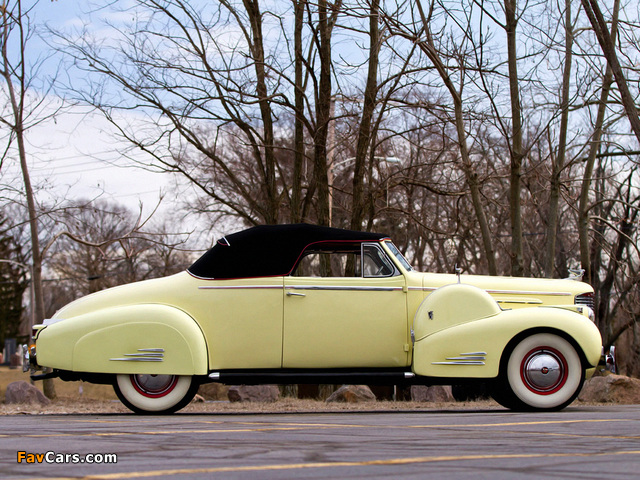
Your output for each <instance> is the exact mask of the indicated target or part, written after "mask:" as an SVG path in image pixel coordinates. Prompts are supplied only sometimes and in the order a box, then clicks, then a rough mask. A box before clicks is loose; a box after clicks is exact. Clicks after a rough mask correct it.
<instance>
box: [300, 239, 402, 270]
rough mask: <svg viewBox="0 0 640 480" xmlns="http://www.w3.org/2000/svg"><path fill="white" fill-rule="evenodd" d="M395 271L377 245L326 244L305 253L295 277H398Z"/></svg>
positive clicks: (391, 263)
mask: <svg viewBox="0 0 640 480" xmlns="http://www.w3.org/2000/svg"><path fill="white" fill-rule="evenodd" d="M398 274H399V272H398V269H397V268H396V267H395V265H394V264H393V262H391V260H390V259H389V257H388V256H387V254H386V253H385V252H384V250H383V249H382V248H381V247H380V245H378V244H376V243H362V244H360V243H353V244H339V245H337V244H329V245H323V247H322V248H314V249H309V250H307V251H305V252H304V254H303V256H302V258H301V259H300V261H299V262H298V264H297V265H296V268H295V269H294V271H293V273H292V274H291V275H292V276H294V277H324V278H327V277H342V278H345V277H358V278H363V277H364V278H378V277H391V276H394V275H398Z"/></svg>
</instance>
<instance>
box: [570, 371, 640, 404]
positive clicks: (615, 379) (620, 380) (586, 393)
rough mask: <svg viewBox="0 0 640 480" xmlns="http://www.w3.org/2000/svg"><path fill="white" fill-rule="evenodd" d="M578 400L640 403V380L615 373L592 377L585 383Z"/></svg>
mask: <svg viewBox="0 0 640 480" xmlns="http://www.w3.org/2000/svg"><path fill="white" fill-rule="evenodd" d="M578 400H580V401H581V402H598V403H620V404H627V405H631V404H636V403H640V380H638V379H636V378H630V377H625V376H623V375H613V374H610V375H605V376H597V377H592V378H590V379H589V380H587V381H586V382H585V383H584V387H583V388H582V391H581V392H580V395H579V396H578Z"/></svg>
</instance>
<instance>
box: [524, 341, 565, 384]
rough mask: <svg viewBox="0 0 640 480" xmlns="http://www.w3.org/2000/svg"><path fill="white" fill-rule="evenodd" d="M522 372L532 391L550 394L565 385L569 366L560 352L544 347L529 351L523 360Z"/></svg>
mask: <svg viewBox="0 0 640 480" xmlns="http://www.w3.org/2000/svg"><path fill="white" fill-rule="evenodd" d="M521 373H522V379H523V381H524V382H525V384H526V385H527V387H528V388H529V389H530V390H531V391H533V392H535V393H539V394H543V395H545V394H546V395H549V394H551V393H554V392H555V391H557V390H558V389H560V388H561V387H562V385H564V382H565V381H566V373H567V367H566V362H565V360H564V358H563V357H562V355H561V354H560V353H559V352H556V351H554V350H551V349H547V348H543V349H536V350H533V351H531V352H529V354H528V355H527V356H526V357H525V358H524V360H523V361H522V369H521Z"/></svg>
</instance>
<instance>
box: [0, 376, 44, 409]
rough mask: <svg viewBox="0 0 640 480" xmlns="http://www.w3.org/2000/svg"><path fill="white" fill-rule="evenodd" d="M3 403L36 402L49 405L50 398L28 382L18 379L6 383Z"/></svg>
mask: <svg viewBox="0 0 640 480" xmlns="http://www.w3.org/2000/svg"><path fill="white" fill-rule="evenodd" d="M4 402H5V403H7V404H9V403H37V404H40V405H49V404H50V403H51V400H49V399H48V398H47V397H45V396H44V393H42V392H41V391H40V390H38V389H37V388H36V387H34V386H33V385H31V384H29V382H25V381H20V382H12V383H10V384H9V385H7V390H6V392H5V400H4Z"/></svg>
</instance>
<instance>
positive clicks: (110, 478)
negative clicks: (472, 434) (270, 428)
mask: <svg viewBox="0 0 640 480" xmlns="http://www.w3.org/2000/svg"><path fill="white" fill-rule="evenodd" d="M625 455H640V450H631V451H616V452H605V453H549V454H545V453H539V454H535V453H534V454H495V455H448V456H434V457H410V458H391V459H387V460H369V461H361V462H315V463H291V464H279V465H256V466H243V467H212V468H183V469H171V470H151V471H145V472H121V473H106V474H97V475H88V476H85V477H58V478H51V477H48V478H46V479H45V478H41V479H40V478H38V479H36V478H32V479H28V480H119V479H129V478H145V477H160V476H174V475H197V474H207V473H209V474H210V473H239V472H267V471H274V470H301V469H307V468H341V467H371V466H389V465H411V464H422V463H437V462H464V461H473V460H514V459H521V460H526V459H535V458H582V457H589V458H594V457H606V456H625Z"/></svg>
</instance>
